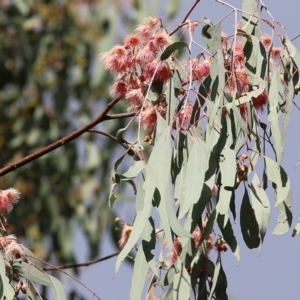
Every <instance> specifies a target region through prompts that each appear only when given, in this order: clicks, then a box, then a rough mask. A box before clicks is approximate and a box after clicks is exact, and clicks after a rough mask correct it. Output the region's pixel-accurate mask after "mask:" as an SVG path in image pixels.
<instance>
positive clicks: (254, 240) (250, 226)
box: [240, 188, 260, 249]
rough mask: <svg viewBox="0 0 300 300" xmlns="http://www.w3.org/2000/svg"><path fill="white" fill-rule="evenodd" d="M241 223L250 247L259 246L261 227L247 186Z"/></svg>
mask: <svg viewBox="0 0 300 300" xmlns="http://www.w3.org/2000/svg"><path fill="white" fill-rule="evenodd" d="M240 224H241V231H242V235H243V239H244V241H245V244H246V245H247V247H248V248H250V249H253V248H257V247H258V246H259V244H260V238H259V228H258V224H257V221H256V218H255V213H254V210H253V208H252V206H251V203H250V199H249V195H248V192H247V189H246V188H245V193H244V197H243V201H242V205H241V213H240Z"/></svg>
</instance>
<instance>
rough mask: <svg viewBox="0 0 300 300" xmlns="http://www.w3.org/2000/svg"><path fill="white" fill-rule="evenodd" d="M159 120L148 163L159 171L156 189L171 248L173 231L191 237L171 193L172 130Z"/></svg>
mask: <svg viewBox="0 0 300 300" xmlns="http://www.w3.org/2000/svg"><path fill="white" fill-rule="evenodd" d="M157 119H158V123H157V137H156V140H155V143H154V147H153V151H152V153H151V155H150V158H149V161H148V166H151V167H152V168H153V169H154V170H156V171H157V172H156V176H157V185H156V187H157V189H158V191H159V194H160V199H161V201H160V203H159V206H158V211H159V214H160V218H161V222H162V227H163V229H164V233H165V234H166V239H167V243H168V245H169V246H170V247H171V246H172V244H173V239H172V237H171V230H173V231H174V233H175V234H177V235H178V236H188V237H190V233H188V232H186V231H185V230H184V229H183V227H182V226H181V224H180V223H179V221H178V219H177V216H176V214H175V209H174V206H175V203H174V198H173V195H172V193H171V158H172V141H171V134H170V132H171V129H170V127H168V125H167V122H166V121H165V120H164V119H163V118H162V117H161V116H160V115H158V116H157Z"/></svg>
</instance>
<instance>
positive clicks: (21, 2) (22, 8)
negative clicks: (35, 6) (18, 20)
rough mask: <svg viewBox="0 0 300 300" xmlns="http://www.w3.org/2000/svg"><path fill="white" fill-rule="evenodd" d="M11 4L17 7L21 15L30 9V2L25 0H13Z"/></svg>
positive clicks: (24, 14)
mask: <svg viewBox="0 0 300 300" xmlns="http://www.w3.org/2000/svg"><path fill="white" fill-rule="evenodd" d="M12 2H13V5H14V6H15V7H16V8H17V9H18V11H19V12H20V14H21V15H23V16H26V15H28V13H29V11H30V7H29V6H30V3H29V1H25V0H13V1H12Z"/></svg>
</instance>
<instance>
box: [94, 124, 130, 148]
mask: <svg viewBox="0 0 300 300" xmlns="http://www.w3.org/2000/svg"><path fill="white" fill-rule="evenodd" d="M88 132H94V133H98V134H101V135H104V136H106V137H108V138H110V139H111V140H113V141H115V142H116V143H118V144H120V145H121V146H123V147H124V148H125V149H128V148H129V147H128V145H127V144H125V143H120V142H118V140H117V138H116V137H115V136H113V135H111V134H109V133H107V132H104V131H101V130H96V129H90V130H89V131H88Z"/></svg>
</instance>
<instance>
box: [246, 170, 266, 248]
mask: <svg viewBox="0 0 300 300" xmlns="http://www.w3.org/2000/svg"><path fill="white" fill-rule="evenodd" d="M250 190H251V199H252V203H253V209H254V211H255V217H256V220H257V223H258V226H259V233H260V238H261V241H262V242H263V240H264V237H265V234H266V231H267V229H268V227H269V222H270V215H271V208H270V201H269V198H268V196H267V193H266V192H265V190H264V189H263V188H262V187H261V185H260V182H259V178H258V176H257V174H256V173H255V174H254V176H253V179H252V183H251V186H250Z"/></svg>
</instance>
